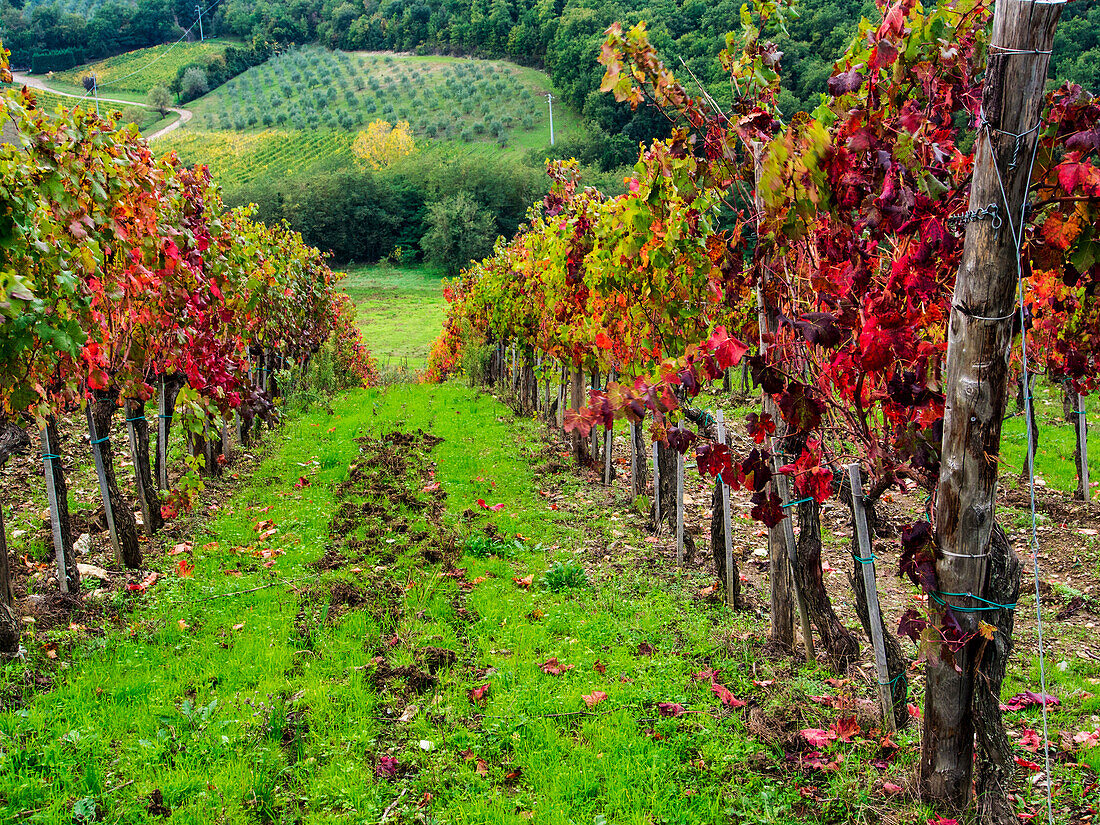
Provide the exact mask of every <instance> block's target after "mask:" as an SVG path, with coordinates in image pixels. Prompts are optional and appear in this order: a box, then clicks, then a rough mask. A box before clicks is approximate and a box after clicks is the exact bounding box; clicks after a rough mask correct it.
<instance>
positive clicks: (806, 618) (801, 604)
mask: <svg viewBox="0 0 1100 825" xmlns="http://www.w3.org/2000/svg"><path fill="white" fill-rule="evenodd" d="M778 470H779V456H777V455H776V456H772V481H774V482H775V491H776V492H777V493H778V494H779V499H780V501H782V503H783V509H784V510H787V511H788V512H787V515H786V517H785V518H784V519H783V540H784V542H786V544H787V561H789V562H790V565H791V585H792V586H793V587H794V595H795V600H796V602H797V604H798V621H799V623H801V625H802V644H804V645H805V646H806V661H807V662H813V661H815V660H816V659H817V654H816V653H815V652H814V634H813V628H812V627H811V626H810V608H809V606H808V605H807V604H806V594H805V593H803V592H802V586H801V585H800V584H799V583H798V572H797V570H798V557H797V555H796V552H795V540H794V516H793V514H792V513H790V512H789V511H790V510H791V509H792V508H791V490H790V484H789V479H788V478H787V477H786V476H785V475H783V474H782V473H780V472H778Z"/></svg>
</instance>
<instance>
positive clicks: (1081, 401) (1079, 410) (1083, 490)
mask: <svg viewBox="0 0 1100 825" xmlns="http://www.w3.org/2000/svg"><path fill="white" fill-rule="evenodd" d="M1075 395H1076V398H1077V402H1076V403H1075V404H1074V406H1073V412H1074V417H1075V418H1076V421H1075V422H1074V424H1075V427H1074V429H1075V430H1076V432H1077V448H1076V449H1075V450H1074V457H1075V458H1076V459H1077V498H1079V499H1081V500H1082V501H1088V500H1089V425H1088V418H1087V417H1086V416H1085V396H1083V395H1081V393H1075Z"/></svg>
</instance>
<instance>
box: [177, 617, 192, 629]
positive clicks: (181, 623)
mask: <svg viewBox="0 0 1100 825" xmlns="http://www.w3.org/2000/svg"><path fill="white" fill-rule="evenodd" d="M179 626H180V630H187V629H188V628H189V627H191V625H189V624H188V623H187V622H185V621H184V620H183V619H180V620H179Z"/></svg>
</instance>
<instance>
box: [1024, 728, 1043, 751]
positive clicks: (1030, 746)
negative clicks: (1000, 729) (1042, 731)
mask: <svg viewBox="0 0 1100 825" xmlns="http://www.w3.org/2000/svg"><path fill="white" fill-rule="evenodd" d="M1020 747H1021V748H1023V749H1024V750H1025V751H1031V752H1032V753H1037V752H1038V750H1039V733H1038V731H1034V730H1032V729H1031V728H1024V731H1023V733H1022V734H1020Z"/></svg>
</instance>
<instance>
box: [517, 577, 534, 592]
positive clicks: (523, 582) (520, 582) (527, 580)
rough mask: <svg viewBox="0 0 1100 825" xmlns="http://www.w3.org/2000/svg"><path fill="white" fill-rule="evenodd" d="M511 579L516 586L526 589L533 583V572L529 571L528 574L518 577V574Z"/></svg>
mask: <svg viewBox="0 0 1100 825" xmlns="http://www.w3.org/2000/svg"><path fill="white" fill-rule="evenodd" d="M512 581H514V582H515V583H516V587H519V588H522V589H523V590H526V589H527V588H528V587H530V586H531V585H532V584H534V583H535V574H534V573H531V574H530V575H529V576H524V577H522V578H520V577H519V576H512Z"/></svg>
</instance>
